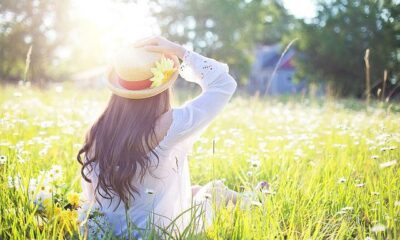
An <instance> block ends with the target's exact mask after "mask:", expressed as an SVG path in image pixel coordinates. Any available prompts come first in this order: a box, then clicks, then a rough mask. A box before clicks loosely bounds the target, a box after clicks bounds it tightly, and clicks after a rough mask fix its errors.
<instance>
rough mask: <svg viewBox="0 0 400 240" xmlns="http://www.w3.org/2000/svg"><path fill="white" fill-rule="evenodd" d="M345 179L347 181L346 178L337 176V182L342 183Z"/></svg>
mask: <svg viewBox="0 0 400 240" xmlns="http://www.w3.org/2000/svg"><path fill="white" fill-rule="evenodd" d="M346 181H347V179H346V178H345V177H341V178H339V180H338V183H344V182H346Z"/></svg>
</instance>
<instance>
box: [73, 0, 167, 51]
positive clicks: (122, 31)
mask: <svg viewBox="0 0 400 240" xmlns="http://www.w3.org/2000/svg"><path fill="white" fill-rule="evenodd" d="M72 9H73V11H72V13H73V15H74V16H75V17H76V18H77V19H79V21H78V24H83V25H86V26H89V27H88V28H90V27H93V28H95V29H87V31H86V35H85V36H83V37H86V38H91V39H90V40H89V41H96V42H101V45H102V47H103V50H105V51H106V55H107V56H108V57H109V56H110V54H111V53H112V52H113V50H115V48H117V47H118V46H120V45H121V44H127V43H130V42H133V41H135V40H137V39H141V38H144V37H147V36H150V35H153V34H159V31H160V30H159V27H158V25H157V22H156V21H155V19H154V18H153V17H151V14H150V10H149V6H148V4H147V1H137V2H135V3H124V2H116V1H112V0H85V1H80V0H75V1H73V6H72ZM78 27H79V26H78ZM92 31H93V33H92ZM87 32H90V33H87ZM86 41H88V39H86Z"/></svg>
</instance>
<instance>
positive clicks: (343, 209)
mask: <svg viewBox="0 0 400 240" xmlns="http://www.w3.org/2000/svg"><path fill="white" fill-rule="evenodd" d="M341 210H342V211H346V212H348V211H353V210H354V208H353V207H344V208H342V209H341Z"/></svg>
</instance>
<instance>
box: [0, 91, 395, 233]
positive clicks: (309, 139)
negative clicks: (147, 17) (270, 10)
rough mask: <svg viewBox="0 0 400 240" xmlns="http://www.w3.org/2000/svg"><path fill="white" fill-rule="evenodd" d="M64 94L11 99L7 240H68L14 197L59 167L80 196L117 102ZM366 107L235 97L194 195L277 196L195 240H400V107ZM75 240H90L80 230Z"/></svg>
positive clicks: (199, 167) (208, 147) (5, 163)
mask: <svg viewBox="0 0 400 240" xmlns="http://www.w3.org/2000/svg"><path fill="white" fill-rule="evenodd" d="M53 90H54V89H49V90H47V91H38V90H36V89H33V88H24V87H18V88H14V87H7V88H0V119H1V120H0V191H1V194H0V213H1V214H0V238H2V239H62V237H63V234H62V231H60V229H61V228H62V225H60V224H59V222H57V221H49V222H47V224H45V223H44V222H41V221H39V220H38V218H37V217H36V216H37V211H38V209H37V207H33V206H32V204H31V202H30V201H29V199H28V196H29V195H28V194H27V193H26V192H25V191H16V190H15V189H14V188H9V186H8V185H9V183H8V179H9V178H8V177H13V179H14V177H16V176H18V175H19V176H20V177H21V179H20V183H21V186H22V188H23V189H27V186H28V185H29V180H30V179H31V178H35V177H37V176H38V175H39V174H40V172H41V171H42V170H48V169H51V166H52V165H55V164H56V165H60V166H61V167H62V169H63V170H64V171H63V174H62V178H61V179H62V180H63V182H64V183H65V187H66V189H68V190H72V191H75V192H80V178H81V175H80V172H79V170H80V165H79V164H78V163H77V161H76V154H77V151H78V150H79V148H80V147H81V144H82V142H83V139H84V135H85V132H86V130H87V129H88V127H89V126H90V125H91V124H92V123H93V122H94V121H95V119H96V118H97V117H98V116H99V114H100V113H101V111H102V110H103V109H104V107H105V104H106V102H107V99H108V97H109V96H108V95H109V94H108V92H106V91H101V92H100V91H95V90H87V89H85V90H79V89H75V88H65V89H64V90H63V91H61V90H60V88H59V89H58V90H57V91H53ZM179 95H180V96H181V97H185V99H184V100H187V99H188V97H189V96H188V95H187V93H184V94H179ZM182 102H183V101H182ZM351 102H353V104H351ZM358 104H359V102H357V101H354V100H351V101H348V102H342V101H339V102H324V103H321V102H318V101H310V100H304V99H298V100H295V101H293V100H292V101H286V102H282V101H277V100H274V99H264V98H263V99H257V98H249V97H246V96H235V97H234V98H233V99H232V102H231V103H230V104H229V105H228V106H227V108H226V109H225V110H224V111H223V112H222V113H221V115H219V116H218V117H217V119H216V120H215V121H214V122H213V123H212V124H211V125H210V126H209V127H208V128H207V130H206V131H205V132H204V134H203V135H202V136H201V137H200V139H199V141H197V142H196V144H195V146H194V150H193V153H192V154H191V155H189V165H190V166H189V167H190V171H191V180H192V183H193V184H204V183H207V182H209V181H210V180H213V179H221V178H225V179H226V181H225V184H226V185H227V186H229V187H230V188H231V189H234V190H237V191H240V189H241V188H244V189H245V190H246V191H247V190H251V187H252V186H254V185H255V184H256V183H257V182H258V181H261V180H267V181H268V182H269V183H270V185H271V188H272V189H271V190H272V193H273V194H270V195H261V196H260V198H261V200H262V202H263V203H262V204H256V205H253V206H251V207H250V208H248V209H240V208H233V209H231V208H229V207H228V208H221V209H219V210H218V211H217V212H216V219H215V222H214V224H213V225H212V226H211V227H210V228H209V229H208V230H207V231H206V232H205V233H203V234H200V235H192V234H190V231H191V230H190V229H189V230H188V232H189V233H188V235H186V236H185V237H184V239H238V240H239V239H366V238H367V237H371V238H372V239H399V238H400V190H399V185H400V167H399V164H400V163H399V159H400V152H399V148H400V134H399V132H400V126H399V121H400V114H399V113H398V111H399V110H400V106H399V105H395V104H393V105H391V108H392V109H394V110H396V111H397V113H395V112H391V111H388V110H387V108H386V106H379V104H378V105H377V106H373V107H372V108H371V109H370V111H368V112H366V111H365V110H353V109H348V108H346V107H344V105H348V106H351V107H352V108H353V107H354V106H356V107H354V108H357V105H358ZM32 105H34V106H35V107H32ZM213 149H214V150H213ZM1 156H5V158H1ZM250 159H258V160H259V164H258V166H254V165H253V164H250V163H249V162H248V160H250ZM393 160H397V161H396V162H395V163H394V164H393V162H392V161H393ZM390 162H392V164H388V163H390ZM110 235H111V234H108V235H107V236H108V237H105V238H104V239H111V238H112V237H111V236H110ZM66 238H67V239H78V233H77V230H76V229H74V231H73V233H72V234H71V233H67V236H66ZM114 239H115V238H114ZM150 239H158V238H157V237H155V236H152V238H150Z"/></svg>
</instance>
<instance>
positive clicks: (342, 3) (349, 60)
mask: <svg viewBox="0 0 400 240" xmlns="http://www.w3.org/2000/svg"><path fill="white" fill-rule="evenodd" d="M318 8H319V11H318V16H317V17H316V18H315V19H313V21H312V22H311V23H305V22H304V21H300V22H299V25H298V26H297V27H296V31H294V32H293V34H292V36H296V37H298V38H299V41H298V43H297V46H298V48H299V50H300V51H301V52H303V53H304V54H303V58H301V59H298V61H296V65H297V67H298V69H299V71H298V77H300V78H303V77H306V78H308V79H309V80H311V81H326V82H328V83H329V86H332V87H333V89H334V90H335V91H336V92H337V93H338V94H339V95H342V96H349V95H352V96H357V97H361V96H362V95H363V94H364V93H365V63H364V54H365V51H366V49H367V48H369V49H370V50H371V54H370V64H371V81H372V84H373V85H374V83H376V82H378V81H381V80H382V78H383V73H384V70H385V69H387V70H388V72H389V79H390V80H391V81H392V83H393V82H396V81H398V80H399V74H400V52H399V51H400V50H399V49H400V25H399V22H400V15H399V11H400V9H399V6H398V1H396V0H381V1H376V0H352V1H349V0H335V1H319V3H318Z"/></svg>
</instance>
